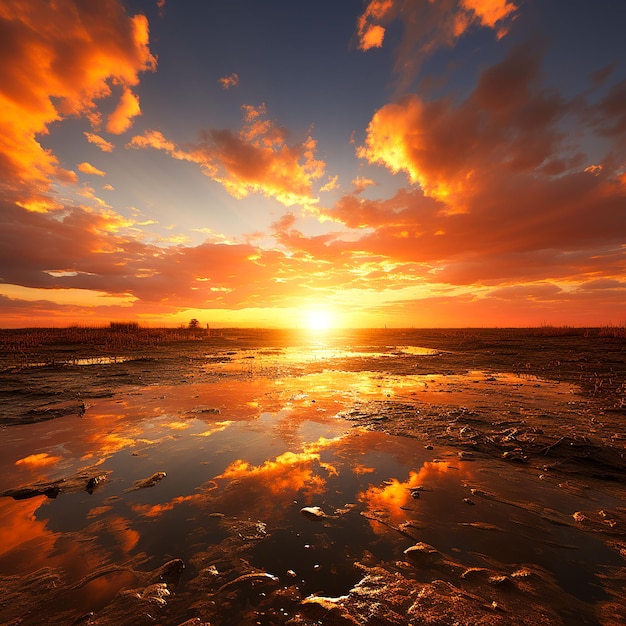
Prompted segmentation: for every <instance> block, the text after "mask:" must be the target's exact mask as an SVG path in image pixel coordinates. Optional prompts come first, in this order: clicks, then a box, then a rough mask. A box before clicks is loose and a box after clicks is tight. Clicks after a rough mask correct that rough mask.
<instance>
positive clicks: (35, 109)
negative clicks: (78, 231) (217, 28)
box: [0, 0, 156, 193]
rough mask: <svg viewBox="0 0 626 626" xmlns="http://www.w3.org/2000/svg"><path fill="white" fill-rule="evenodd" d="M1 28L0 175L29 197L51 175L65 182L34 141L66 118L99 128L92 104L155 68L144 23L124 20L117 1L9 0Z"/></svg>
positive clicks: (68, 178) (56, 165) (139, 17)
mask: <svg viewBox="0 0 626 626" xmlns="http://www.w3.org/2000/svg"><path fill="white" fill-rule="evenodd" d="M0 29H1V30H2V33H3V37H2V39H3V43H2V45H1V46H0V68H2V69H1V70H0V107H1V109H2V118H1V119H0V137H2V140H1V141H0V176H1V177H2V179H3V180H4V181H5V182H6V183H7V184H8V185H9V186H11V187H13V188H17V187H21V188H22V189H29V190H30V191H31V192H32V193H36V191H37V190H39V191H45V190H46V189H47V188H48V185H49V183H50V180H51V179H52V178H54V177H57V178H60V179H61V180H66V181H70V182H71V180H72V176H71V173H68V172H66V171H65V170H63V169H62V168H60V166H59V163H58V160H57V158H56V156H55V155H54V154H53V153H52V152H50V151H48V150H45V149H44V148H43V147H42V146H41V144H40V143H39V140H38V137H39V136H41V135H45V134H46V133H47V132H48V127H49V125H50V124H52V123H53V122H58V121H60V120H63V119H65V118H67V117H68V116H84V117H87V118H88V119H90V120H91V122H92V124H94V125H95V126H97V125H98V124H99V120H100V112H99V111H98V108H97V102H98V101H99V100H101V99H103V98H106V97H107V96H109V95H110V93H111V87H110V85H111V83H114V84H119V85H121V86H122V87H123V89H128V88H129V87H130V86H133V85H136V84H137V83H138V81H139V73H140V72H143V71H145V70H149V69H153V68H154V67H155V64H156V60H155V58H154V57H153V56H152V55H151V53H150V50H149V48H148V23H147V20H146V18H145V17H144V16H142V15H136V16H134V17H130V16H128V15H127V13H126V11H125V9H124V7H123V6H122V4H121V3H120V2H118V0H102V1H101V2H95V3H88V4H85V3H84V2H80V1H78V0H59V1H58V2H54V3H46V4H43V5H40V4H33V3H24V2H20V1H19V0H7V1H6V2H4V3H3V7H2V14H1V16H0ZM102 145H104V144H102Z"/></svg>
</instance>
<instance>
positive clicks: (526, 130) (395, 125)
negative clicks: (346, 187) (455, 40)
mask: <svg viewBox="0 0 626 626" xmlns="http://www.w3.org/2000/svg"><path fill="white" fill-rule="evenodd" d="M539 71H540V57H539V55H538V51H537V50H536V49H531V48H530V47H524V46H522V47H518V48H515V49H513V50H512V51H511V53H510V54H509V56H508V57H507V58H506V59H505V60H504V61H502V62H501V63H498V64H497V65H494V66H493V67H491V68H488V69H487V70H485V71H484V72H483V74H482V76H481V77H480V79H479V81H478V85H477V87H476V89H475V90H474V92H473V93H472V94H471V95H470V96H469V97H468V98H467V99H466V100H465V101H463V102H461V103H460V104H454V103H453V102H452V101H451V100H449V99H444V98H442V99H438V100H433V101H426V100H424V99H422V98H421V97H419V96H417V95H414V94H410V95H407V96H405V97H403V98H401V99H400V100H398V101H397V102H395V103H391V104H387V105H385V106H384V107H382V108H381V109H379V110H378V111H377V112H376V113H375V115H374V117H373V118H372V120H371V122H370V124H369V126H368V128H367V135H366V139H365V144H364V145H363V146H361V147H359V148H358V149H357V155H358V156H359V157H361V158H364V159H367V160H368V161H369V162H370V163H379V164H382V165H384V166H386V167H387V168H388V169H389V170H391V171H392V172H394V173H397V172H401V171H403V172H406V173H407V174H408V176H409V180H410V181H411V183H414V184H419V185H420V187H421V188H422V190H423V191H424V193H425V195H427V196H431V197H433V198H435V199H438V200H441V201H442V202H444V203H446V204H447V205H448V207H449V209H450V210H453V211H454V210H462V209H463V208H464V206H465V205H466V204H467V200H468V194H471V193H473V192H474V191H475V190H476V189H477V188H478V187H479V186H481V185H484V178H485V176H488V177H489V178H491V174H490V172H492V171H494V168H495V169H498V170H501V169H502V168H505V169H506V170H509V171H515V170H517V171H534V170H535V168H537V167H539V166H543V167H551V168H552V169H553V170H554V171H552V170H551V172H550V173H560V172H559V171H558V170H559V168H560V170H561V171H562V170H563V169H567V168H570V167H571V166H572V165H573V164H574V161H571V160H570V162H569V163H568V162H567V161H566V160H564V159H563V156H562V154H561V150H562V141H563V135H562V133H561V131H560V130H559V128H558V122H559V121H560V120H562V119H563V118H564V117H565V116H566V115H568V114H570V112H571V109H572V107H571V105H569V104H568V103H567V102H565V101H563V100H562V99H561V98H560V97H559V96H557V95H555V94H554V93H552V92H549V91H547V90H543V89H542V87H541V85H540V83H539Z"/></svg>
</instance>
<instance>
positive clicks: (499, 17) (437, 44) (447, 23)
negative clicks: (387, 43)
mask: <svg viewBox="0 0 626 626" xmlns="http://www.w3.org/2000/svg"><path fill="white" fill-rule="evenodd" d="M516 10H517V6H516V5H515V4H514V3H513V2H511V1H510V0H429V2H415V1H414V0H370V2H369V4H368V5H367V6H366V7H365V10H364V11H363V13H362V14H361V15H360V16H359V17H358V19H357V38H358V48H359V49H360V50H363V51H367V50H370V49H371V48H379V47H381V46H382V45H383V41H384V36H385V32H386V28H387V27H388V26H389V25H390V24H391V23H392V22H393V21H394V20H398V21H400V22H401V23H402V26H403V33H402V38H401V40H400V43H399V45H398V47H397V50H396V54H397V58H396V64H395V65H396V71H397V73H398V74H399V75H400V76H402V77H403V81H404V83H405V84H408V82H409V81H410V79H411V78H412V77H413V76H414V75H415V73H416V72H417V70H418V69H419V67H420V65H421V63H422V60H423V58H424V56H425V55H428V54H431V53H432V52H433V51H435V50H437V49H438V48H441V47H443V46H451V45H452V44H453V43H454V42H455V41H456V40H457V39H458V38H459V37H460V36H461V35H463V34H464V33H465V32H466V31H467V30H468V29H469V28H471V27H472V26H473V25H478V26H482V27H486V28H491V29H493V30H495V31H496V34H497V36H498V38H500V37H503V36H504V35H505V34H506V33H507V29H508V23H507V22H508V21H509V20H510V19H512V17H513V16H514V14H515V11H516Z"/></svg>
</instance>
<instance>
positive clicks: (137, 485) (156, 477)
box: [124, 472, 167, 493]
mask: <svg viewBox="0 0 626 626" xmlns="http://www.w3.org/2000/svg"><path fill="white" fill-rule="evenodd" d="M166 476H167V474H166V473H165V472H155V473H154V474H152V476H150V477H149V478H142V479H140V480H136V481H135V482H134V483H133V486H132V487H129V488H128V489H125V490H124V491H125V492H127V493H128V492H130V491H137V490H138V489H147V488H149V487H154V485H156V484H157V483H159V482H161V481H162V480H163V479H164V478H165V477H166Z"/></svg>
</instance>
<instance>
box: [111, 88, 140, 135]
mask: <svg viewBox="0 0 626 626" xmlns="http://www.w3.org/2000/svg"><path fill="white" fill-rule="evenodd" d="M138 115H141V107H140V106H139V98H138V97H137V96H136V95H135V94H134V93H133V92H132V91H131V90H130V89H129V88H128V87H125V88H124V91H123V92H122V96H121V98H120V101H119V104H118V105H117V108H116V109H115V111H113V113H111V115H109V118H108V121H107V127H106V128H107V130H108V131H109V132H110V133H113V134H114V135H121V134H122V133H123V132H125V131H127V130H128V129H129V128H130V127H131V125H132V123H133V122H132V120H133V118H134V117H137V116H138Z"/></svg>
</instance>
